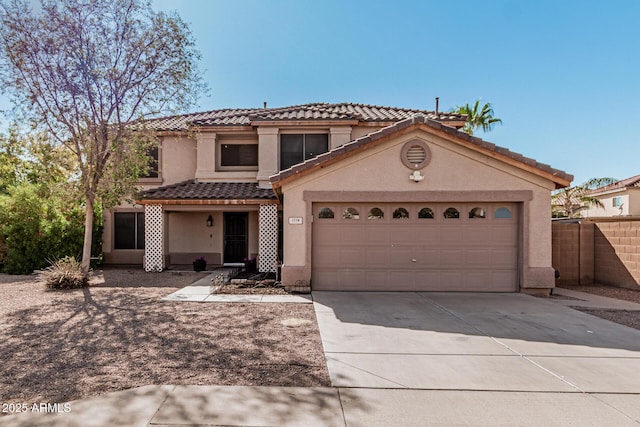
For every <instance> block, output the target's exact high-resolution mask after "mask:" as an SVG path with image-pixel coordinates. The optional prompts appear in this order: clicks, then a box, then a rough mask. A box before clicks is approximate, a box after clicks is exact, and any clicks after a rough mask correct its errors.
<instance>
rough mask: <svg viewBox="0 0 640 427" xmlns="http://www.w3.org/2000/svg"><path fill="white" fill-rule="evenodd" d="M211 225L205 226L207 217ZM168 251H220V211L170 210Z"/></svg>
mask: <svg viewBox="0 0 640 427" xmlns="http://www.w3.org/2000/svg"><path fill="white" fill-rule="evenodd" d="M209 215H211V217H212V218H213V227H207V217H208V216H209ZM168 216H169V252H170V253H173V252H206V253H209V252H222V212H170V213H169V215H168Z"/></svg>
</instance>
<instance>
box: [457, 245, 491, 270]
mask: <svg viewBox="0 0 640 427" xmlns="http://www.w3.org/2000/svg"><path fill="white" fill-rule="evenodd" d="M491 260H492V252H491V251H487V250H486V249H482V248H479V249H471V248H468V249H467V250H466V251H465V254H464V261H465V265H464V266H463V267H462V268H464V269H465V270H467V269H472V268H484V267H486V266H490V265H491Z"/></svg>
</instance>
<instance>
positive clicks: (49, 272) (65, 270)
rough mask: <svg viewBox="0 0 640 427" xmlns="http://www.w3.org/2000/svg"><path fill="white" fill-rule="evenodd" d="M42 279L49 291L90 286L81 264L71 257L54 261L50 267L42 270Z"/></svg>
mask: <svg viewBox="0 0 640 427" xmlns="http://www.w3.org/2000/svg"><path fill="white" fill-rule="evenodd" d="M40 278H41V279H42V280H43V281H44V283H45V285H46V286H47V288H49V289H76V288H84V287H86V286H88V285H89V279H88V277H87V275H86V274H84V273H83V271H82V266H81V264H80V262H79V261H78V260H77V259H75V258H74V257H70V256H68V257H64V258H62V259H59V260H57V261H54V262H53V263H52V264H51V266H50V267H47V268H45V269H44V270H42V273H41V274H40Z"/></svg>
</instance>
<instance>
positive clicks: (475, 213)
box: [469, 208, 487, 218]
mask: <svg viewBox="0 0 640 427" xmlns="http://www.w3.org/2000/svg"><path fill="white" fill-rule="evenodd" d="M486 217H487V213H486V212H485V211H484V209H482V208H473V209H471V210H470V211H469V218H486Z"/></svg>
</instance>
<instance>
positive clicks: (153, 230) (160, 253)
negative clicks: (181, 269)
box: [144, 205, 164, 272]
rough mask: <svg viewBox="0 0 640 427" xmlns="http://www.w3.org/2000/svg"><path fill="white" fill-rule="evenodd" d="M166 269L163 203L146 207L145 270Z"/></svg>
mask: <svg viewBox="0 0 640 427" xmlns="http://www.w3.org/2000/svg"><path fill="white" fill-rule="evenodd" d="M163 269H164V216H163V214H162V205H145V207H144V271H147V272H149V271H157V272H160V271H162V270H163Z"/></svg>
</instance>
